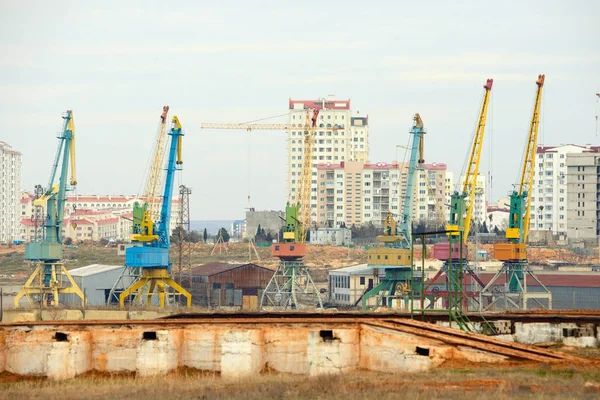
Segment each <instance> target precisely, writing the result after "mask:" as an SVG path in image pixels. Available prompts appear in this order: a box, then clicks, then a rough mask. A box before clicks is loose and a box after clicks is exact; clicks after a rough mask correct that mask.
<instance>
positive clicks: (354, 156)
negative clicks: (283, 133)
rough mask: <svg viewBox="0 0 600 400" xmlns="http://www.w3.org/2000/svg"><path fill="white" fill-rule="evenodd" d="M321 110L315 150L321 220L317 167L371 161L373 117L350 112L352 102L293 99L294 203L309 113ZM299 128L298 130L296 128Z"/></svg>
mask: <svg viewBox="0 0 600 400" xmlns="http://www.w3.org/2000/svg"><path fill="white" fill-rule="evenodd" d="M307 109H318V110H320V112H319V117H318V120H317V130H316V137H315V139H314V147H313V170H312V194H313V196H312V197H311V209H312V213H311V214H312V215H311V216H312V219H313V221H316V220H317V208H318V205H317V196H316V194H317V187H316V185H317V179H316V178H317V168H316V167H317V164H325V163H330V164H339V163H341V162H346V161H358V162H361V163H365V162H367V159H368V155H369V118H368V116H361V115H359V114H357V113H355V114H353V113H352V111H351V109H350V100H334V99H327V100H325V99H322V100H292V99H290V100H289V125H290V126H291V127H292V129H290V130H289V131H288V132H289V133H288V135H289V136H288V176H287V183H288V185H287V189H288V193H289V197H290V200H291V201H292V202H295V201H296V185H297V182H298V180H299V179H300V177H301V171H302V162H303V158H302V157H303V152H304V144H303V142H304V126H305V121H306V110H307ZM294 127H296V128H297V129H293V128H294Z"/></svg>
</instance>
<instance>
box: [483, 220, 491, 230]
mask: <svg viewBox="0 0 600 400" xmlns="http://www.w3.org/2000/svg"><path fill="white" fill-rule="evenodd" d="M481 233H490V231H489V230H488V227H487V224H486V222H485V221H483V225H482V226H481Z"/></svg>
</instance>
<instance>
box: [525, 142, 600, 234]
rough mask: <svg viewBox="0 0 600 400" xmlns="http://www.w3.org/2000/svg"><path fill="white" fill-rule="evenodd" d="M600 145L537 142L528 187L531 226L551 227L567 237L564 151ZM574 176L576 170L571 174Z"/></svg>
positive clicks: (577, 151) (583, 150)
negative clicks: (530, 186)
mask: <svg viewBox="0 0 600 400" xmlns="http://www.w3.org/2000/svg"><path fill="white" fill-rule="evenodd" d="M598 151H600V146H589V145H587V146H579V145H574V144H567V145H560V146H543V145H539V146H538V148H537V151H536V162H535V176H534V183H533V187H532V190H531V204H530V207H531V221H530V230H532V231H534V230H544V231H552V233H553V234H554V235H559V236H560V237H562V239H566V237H567V232H568V218H567V209H568V207H567V206H568V203H567V183H568V182H567V155H571V154H580V153H594V152H596V153H597V152H598ZM574 176H575V177H577V174H575V175H574Z"/></svg>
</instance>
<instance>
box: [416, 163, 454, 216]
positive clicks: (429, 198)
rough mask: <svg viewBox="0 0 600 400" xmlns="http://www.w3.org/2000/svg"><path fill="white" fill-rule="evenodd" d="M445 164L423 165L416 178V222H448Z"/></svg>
mask: <svg viewBox="0 0 600 400" xmlns="http://www.w3.org/2000/svg"><path fill="white" fill-rule="evenodd" d="M446 170H447V166H446V164H444V163H435V162H434V163H431V164H422V165H421V169H420V170H419V171H418V173H417V175H416V176H415V186H416V189H415V190H416V196H415V198H414V199H413V220H414V221H437V222H439V223H443V222H444V221H446V220H447V219H446V211H445V210H446V208H447V207H446V206H445V202H446V184H447V182H446V174H447V171H446Z"/></svg>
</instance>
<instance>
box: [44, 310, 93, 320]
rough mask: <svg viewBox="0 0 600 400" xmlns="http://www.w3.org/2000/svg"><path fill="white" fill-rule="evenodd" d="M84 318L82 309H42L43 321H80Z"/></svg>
mask: <svg viewBox="0 0 600 400" xmlns="http://www.w3.org/2000/svg"><path fill="white" fill-rule="evenodd" d="M82 319H83V313H82V312H81V310H51V309H50V310H42V321H79V320H82Z"/></svg>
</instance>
